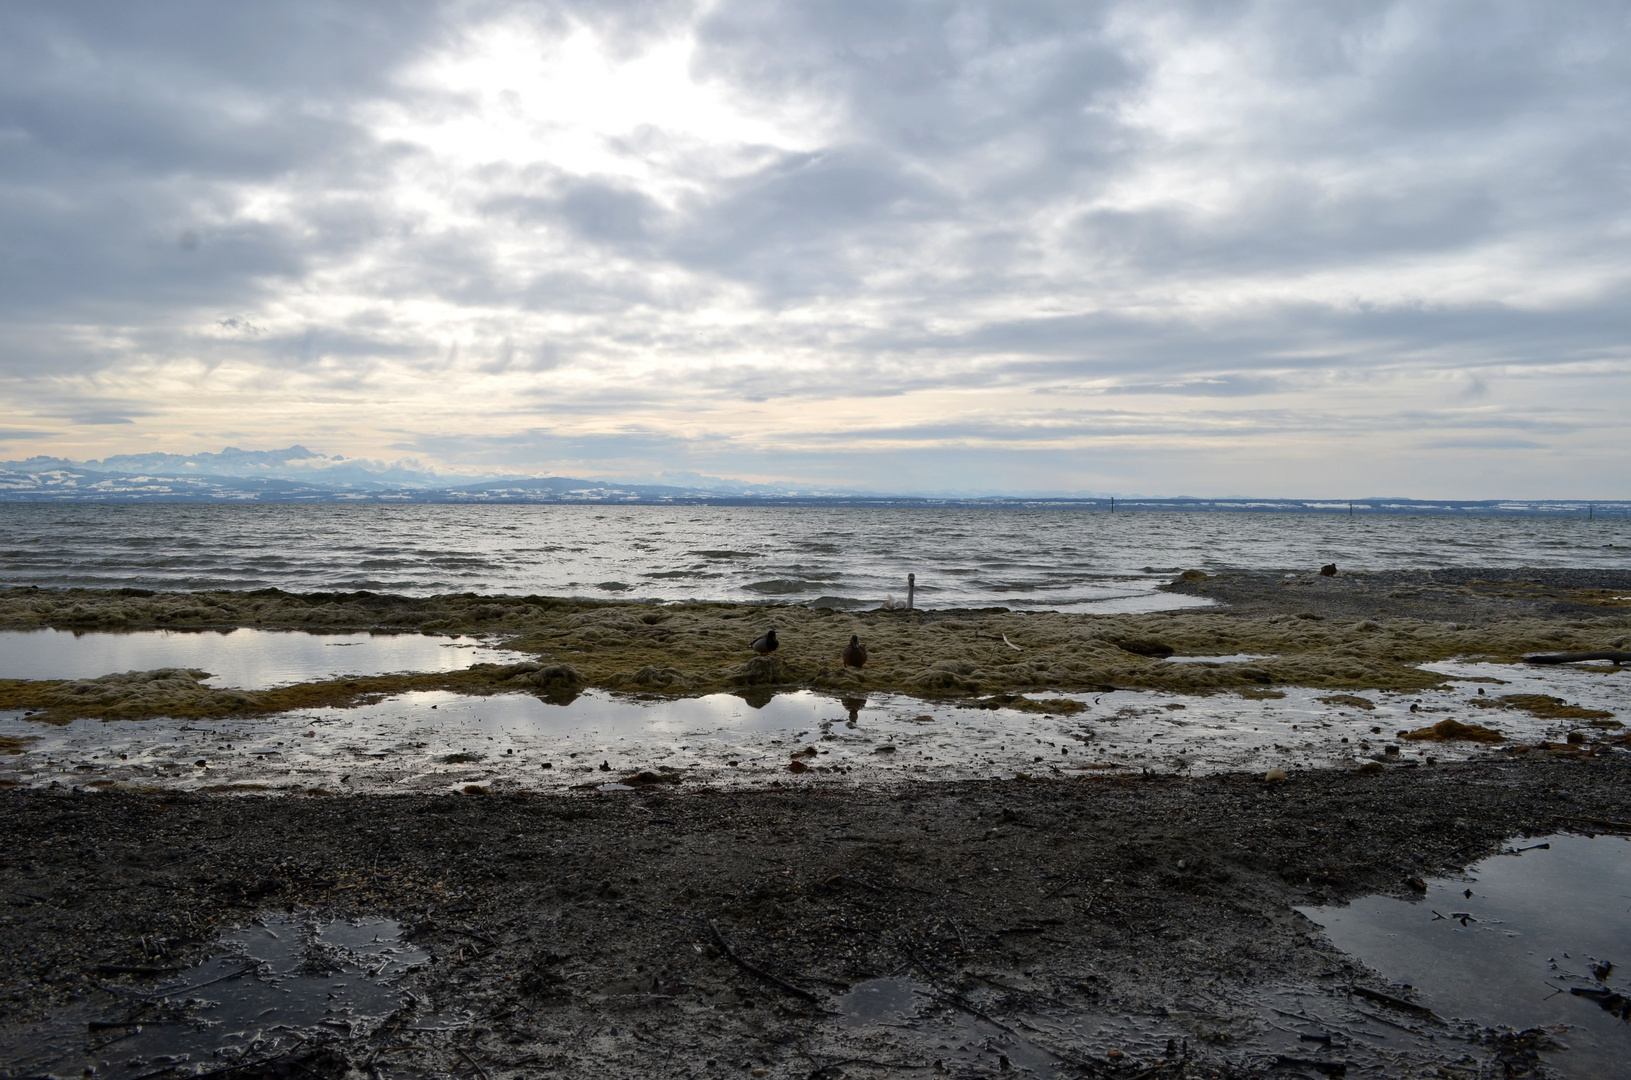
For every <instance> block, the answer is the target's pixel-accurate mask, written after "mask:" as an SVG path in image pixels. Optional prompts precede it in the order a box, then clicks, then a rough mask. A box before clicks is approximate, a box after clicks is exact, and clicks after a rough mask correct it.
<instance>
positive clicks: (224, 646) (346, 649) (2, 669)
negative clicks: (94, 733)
mask: <svg viewBox="0 0 1631 1080" xmlns="http://www.w3.org/2000/svg"><path fill="white" fill-rule="evenodd" d="M526 659H529V657H527V656H524V655H522V654H520V653H514V652H509V651H507V650H504V649H499V648H495V647H494V646H492V645H491V644H489V643H488V642H486V641H484V640H482V639H480V638H474V637H441V636H433V635H428V634H310V633H306V632H305V631H301V630H254V629H248V628H239V629H236V630H227V631H218V630H196V631H194V630H188V631H181V630H135V631H131V632H129V633H105V632H101V631H97V632H92V633H76V632H74V631H71V630H4V631H0V679H94V678H96V677H98V676H101V675H109V674H113V673H115V672H123V671H151V670H153V669H155V668H171V667H173V668H199V669H202V670H204V671H208V672H209V673H210V676H211V677H210V678H209V679H208V680H207V681H208V683H209V684H210V685H211V686H219V687H231V688H233V689H237V690H266V689H270V688H272V687H274V686H289V685H292V684H294V683H303V682H321V681H324V680H327V679H338V678H350V677H357V676H365V675H385V674H391V673H395V672H408V671H457V670H459V669H460V668H467V667H470V666H471V665H472V664H482V663H490V664H509V663H515V662H517V661H519V660H526Z"/></svg>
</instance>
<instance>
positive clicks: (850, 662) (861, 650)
mask: <svg viewBox="0 0 1631 1080" xmlns="http://www.w3.org/2000/svg"><path fill="white" fill-rule="evenodd" d="M844 666H845V667H852V668H861V667H866V646H865V645H862V644H861V638H860V635H859V634H851V635H850V636H849V644H848V645H846V646H845V647H844Z"/></svg>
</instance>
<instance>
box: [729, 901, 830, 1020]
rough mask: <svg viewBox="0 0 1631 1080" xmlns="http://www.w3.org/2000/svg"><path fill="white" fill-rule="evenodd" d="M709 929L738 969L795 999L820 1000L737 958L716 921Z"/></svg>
mask: <svg viewBox="0 0 1631 1080" xmlns="http://www.w3.org/2000/svg"><path fill="white" fill-rule="evenodd" d="M708 929H710V930H712V931H713V932H714V941H716V942H717V943H718V944H719V949H720V951H721V952H723V953H724V954H725V957H726V959H728V960H730V962H731V963H733V964H735V965H736V966H737V967H739V968H741V969H742V970H743V971H745V972H747V973H748V974H749V975H753V976H756V977H757V978H760V979H763V980H764V981H765V982H767V983H771V984H772V985H775V986H778V987H780V988H781V989H783V990H785V991H787V992H788V993H789V994H792V995H793V996H794V997H799V998H803V999H804V1000H805V1001H809V1002H812V1003H813V1002H816V1001H819V1000H820V999H819V998H817V997H816V996H815V995H814V994H812V993H810V991H808V990H806V989H804V988H803V987H802V986H794V985H793V984H792V983H790V982H788V981H787V980H786V979H783V978H780V977H778V976H776V975H772V974H771V973H770V972H768V971H766V970H764V969H763V968H760V967H755V966H754V965H753V964H750V963H748V962H747V961H746V960H744V959H742V958H741V957H740V956H737V955H736V950H734V949H732V948H731V946H730V942H728V941H726V940H725V935H724V934H723V933H721V932H720V930H719V924H718V923H717V922H715V921H714V920H712V919H709V920H708Z"/></svg>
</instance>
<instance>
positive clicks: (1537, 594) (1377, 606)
mask: <svg viewBox="0 0 1631 1080" xmlns="http://www.w3.org/2000/svg"><path fill="white" fill-rule="evenodd" d="M1162 588H1163V589H1164V590H1166V591H1168V592H1175V593H1181V594H1184V595H1186V596H1201V597H1205V598H1207V599H1208V600H1216V601H1218V602H1219V603H1222V604H1225V605H1227V606H1228V610H1229V611H1230V612H1232V613H1234V614H1236V615H1242V616H1251V615H1258V616H1261V615H1281V614H1288V615H1296V614H1303V613H1308V614H1312V615H1318V616H1319V617H1320V618H1323V619H1330V618H1335V619H1343V618H1349V619H1365V618H1378V617H1384V616H1385V617H1388V618H1408V619H1427V620H1433V621H1439V622H1459V623H1471V624H1487V623H1493V622H1499V621H1504V620H1511V619H1580V618H1587V619H1590V618H1601V617H1603V616H1605V615H1609V614H1611V612H1610V611H1609V610H1607V609H1613V608H1628V607H1631V570H1609V569H1604V568H1593V569H1578V570H1569V569H1534V568H1528V567H1522V568H1518V569H1511V568H1504V569H1503V568H1488V569H1477V568H1466V567H1462V568H1455V569H1443V570H1378V571H1360V572H1357V573H1355V572H1348V571H1344V570H1341V569H1340V568H1339V569H1338V572H1337V573H1336V574H1335V575H1334V576H1332V577H1323V576H1321V575H1317V574H1310V573H1308V572H1307V571H1298V572H1295V573H1293V572H1290V571H1280V570H1273V571H1267V570H1264V571H1245V570H1241V571H1229V572H1226V573H1222V574H1218V575H1216V576H1214V577H1208V578H1204V579H1201V580H1188V579H1180V580H1178V581H1174V582H1173V583H1172V584H1170V585H1164V586H1162Z"/></svg>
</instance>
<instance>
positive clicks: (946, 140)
mask: <svg viewBox="0 0 1631 1080" xmlns="http://www.w3.org/2000/svg"><path fill="white" fill-rule="evenodd" d="M1628 38H1631V3H1623V2H1622V3H1608V2H1600V3H1589V4H1579V5H1568V6H1566V7H1559V6H1557V5H1551V6H1537V5H1532V4H1489V3H1478V4H1472V3H1464V4H1458V3H1426V2H1422V3H1408V2H1407V3H1355V4H1345V5H1335V6H1333V5H1306V4H1295V3H1290V2H1285V3H1214V2H1197V3H1193V4H1184V3H1168V4H1162V3H1156V4H1149V3H1137V4H1135V3H1130V2H1128V3H1118V2H1106V3H1098V4H1094V3H1059V4H1050V3H1034V4H1026V3H1002V4H995V3H993V4H983V5H982V4H976V3H940V4H936V3H879V2H876V0H868V2H867V3H853V4H843V3H840V4H832V3H822V4H813V3H812V4H803V5H801V4H783V5H764V4H748V3H735V2H728V0H727V2H719V3H708V4H687V3H673V4H664V3H628V4H606V3H596V4H564V3H563V4H506V3H501V2H479V3H478V2H470V3H455V2H449V3H433V2H422V3H404V4H394V5H390V6H389V7H378V6H373V5H359V4H341V3H330V2H318V0H304V2H292V3H286V4H280V5H276V6H275V7H272V8H261V7H257V6H253V5H250V6H245V5H220V4H212V3H205V2H197V3H181V2H167V3H159V2H153V3H144V4H140V5H124V6H122V7H118V8H116V9H110V8H107V7H106V6H104V5H89V4H85V5H79V4H15V5H8V6H7V7H6V8H4V9H3V10H0V400H3V401H4V404H3V405H0V456H9V457H22V456H28V455H34V454H55V455H60V456H63V457H73V458H90V457H96V458H101V457H106V456H109V455H113V454H121V453H143V452H156V451H171V452H188V453H191V452H196V451H199V450H211V449H219V448H220V447H222V446H226V445H236V446H261V447H281V446H286V445H289V444H290V443H301V444H304V445H309V446H312V447H314V448H316V449H318V450H320V451H322V452H323V453H326V454H344V455H346V456H348V457H353V456H360V457H369V458H379V457H388V456H390V455H392V454H399V455H403V456H404V457H408V458H412V459H414V460H416V461H419V462H424V463H426V464H427V465H429V466H432V467H436V468H441V469H451V470H460V469H465V470H469V471H471V472H476V471H487V470H493V469H501V470H503V471H511V472H513V471H532V472H539V473H548V472H554V473H560V474H567V475H593V476H611V477H626V478H640V477H653V476H657V475H659V474H663V473H672V472H695V473H700V474H707V475H712V476H727V477H737V478H742V479H746V480H751V481H760V482H764V481H780V482H787V483H793V484H803V485H809V486H826V487H835V488H845V489H855V488H871V489H875V490H883V491H923V492H946V493H984V492H993V491H1013V492H1021V491H1023V492H1059V493H1066V492H1113V491H1142V492H1179V491H1181V492H1185V493H1189V494H1198V495H1204V494H1218V493H1235V492H1251V493H1256V494H1263V495H1315V494H1317V495H1340V494H1344V493H1346V494H1365V495H1371V494H1398V495H1419V496H1462V497H1478V496H1511V497H1523V496H1533V497H1545V496H1553V495H1568V494H1583V495H1592V496H1596V497H1626V496H1631V478H1627V477H1626V475H1625V472H1624V469H1623V468H1622V467H1616V466H1614V465H1613V463H1615V462H1619V463H1620V464H1621V465H1623V460H1624V456H1625V454H1626V452H1627V450H1628V449H1631V447H1628V446H1627V442H1628V440H1627V437H1626V435H1625V425H1624V423H1623V421H1622V420H1621V417H1623V416H1624V415H1625V413H1626V407H1627V405H1628V404H1631V400H1628V399H1631V377H1628V376H1631V315H1628V314H1627V313H1628V312H1631V263H1628V260H1627V259H1626V258H1625V256H1624V251H1625V250H1626V245H1627V241H1628V239H1631V235H1628V234H1631V206H1628V199H1627V194H1626V193H1627V190H1628V189H1627V185H1626V183H1625V179H1626V176H1627V175H1628V172H1631V130H1628V129H1627V127H1626V125H1625V123H1624V117H1625V116H1626V115H1631V49H1627V48H1626V44H1627V40H1628Z"/></svg>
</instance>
